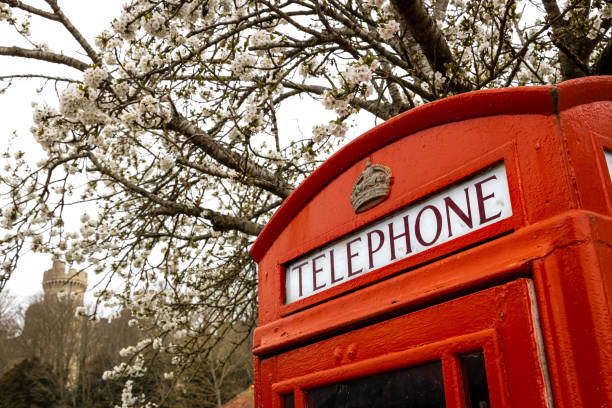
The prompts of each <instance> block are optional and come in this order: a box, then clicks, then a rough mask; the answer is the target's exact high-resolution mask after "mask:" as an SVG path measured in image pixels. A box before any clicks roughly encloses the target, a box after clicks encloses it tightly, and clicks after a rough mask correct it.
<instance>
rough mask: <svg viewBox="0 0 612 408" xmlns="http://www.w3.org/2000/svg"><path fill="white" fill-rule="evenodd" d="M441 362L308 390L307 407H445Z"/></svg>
mask: <svg viewBox="0 0 612 408" xmlns="http://www.w3.org/2000/svg"><path fill="white" fill-rule="evenodd" d="M445 406H446V402H445V400H444V381H443V378H442V363H441V362H440V361H436V362H433V363H429V364H424V365H421V366H417V367H408V368H404V369H401V370H397V371H391V372H387V373H382V374H377V375H373V376H370V377H366V378H360V379H357V380H352V381H347V382H342V383H338V384H333V385H329V386H326V387H321V388H317V389H314V390H309V391H308V392H307V394H306V407H308V408H444V407H445Z"/></svg>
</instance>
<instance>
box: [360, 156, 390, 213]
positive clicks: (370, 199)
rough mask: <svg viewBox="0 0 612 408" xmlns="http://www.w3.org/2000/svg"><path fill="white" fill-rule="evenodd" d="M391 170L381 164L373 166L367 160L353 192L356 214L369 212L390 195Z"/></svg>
mask: <svg viewBox="0 0 612 408" xmlns="http://www.w3.org/2000/svg"><path fill="white" fill-rule="evenodd" d="M390 185H391V169H389V168H388V167H385V166H382V165H380V164H372V163H371V162H370V159H366V168H365V170H364V171H363V172H362V173H361V174H360V175H359V177H357V180H356V181H355V184H353V189H352V190H351V204H352V205H353V210H355V213H356V214H357V213H360V212H362V211H365V210H369V209H370V208H372V207H374V206H375V205H377V204H379V203H380V202H382V201H384V199H385V198H387V196H388V195H389V186H390Z"/></svg>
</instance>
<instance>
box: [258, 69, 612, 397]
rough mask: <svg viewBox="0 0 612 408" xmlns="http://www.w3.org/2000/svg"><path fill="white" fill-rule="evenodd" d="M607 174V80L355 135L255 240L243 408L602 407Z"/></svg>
mask: <svg viewBox="0 0 612 408" xmlns="http://www.w3.org/2000/svg"><path fill="white" fill-rule="evenodd" d="M611 173H612V78H610V77H598V78H586V79H579V80H573V81H569V82H565V83H562V84H560V85H557V86H541V87H529V88H511V89H499V90H487V91H478V92H473V93H468V94H462V95H458V96H455V97H451V98H447V99H443V100H440V101H437V102H434V103H430V104H427V105H424V106H422V107H419V108H417V109H413V110H411V111H409V112H406V113H404V114H401V115H399V116H397V117H395V118H393V119H391V120H389V121H387V122H385V123H383V124H381V125H380V126H377V127H375V128H374V129H372V130H370V131H368V132H367V133H365V134H364V135H362V136H361V137H359V138H358V139H356V140H354V141H353V142H351V143H349V144H348V145H347V146H346V147H344V148H343V149H342V150H341V151H339V152H338V153H336V154H335V155H334V156H332V157H331V158H330V159H329V160H327V161H326V162H325V163H323V164H322V165H321V166H320V167H319V168H318V169H317V170H316V171H315V172H313V173H312V175H311V176H310V177H308V178H307V179H306V180H305V181H304V182H303V183H302V184H301V185H300V186H299V187H298V188H297V189H296V190H295V191H294V192H293V194H292V195H291V196H290V197H289V198H288V199H287V200H286V201H285V203H284V204H283V205H282V206H281V207H280V208H279V210H278V211H277V212H276V214H275V215H274V216H273V217H272V219H271V220H270V222H269V223H268V225H267V226H266V228H265V229H264V230H263V232H262V233H261V235H260V236H259V238H258V239H257V241H256V242H255V244H254V245H253V247H252V249H251V255H252V256H253V258H254V259H255V260H256V261H257V262H258V263H259V327H258V328H257V329H256V330H255V336H254V347H253V353H254V355H255V357H254V360H255V406H256V407H266V408H267V407H278V408H281V407H285V408H289V407H299V408H303V407H312V408H319V407H326V408H327V407H351V408H358V407H359V408H360V407H413V408H430V407H431V408H433V407H457V408H458V407H462V408H463V407H465V408H472V407H476V408H488V407H495V408H499V407H521V408H523V407H549V408H552V407H556V408H577V407H584V408H593V407H610V406H612V316H611V310H612V181H611Z"/></svg>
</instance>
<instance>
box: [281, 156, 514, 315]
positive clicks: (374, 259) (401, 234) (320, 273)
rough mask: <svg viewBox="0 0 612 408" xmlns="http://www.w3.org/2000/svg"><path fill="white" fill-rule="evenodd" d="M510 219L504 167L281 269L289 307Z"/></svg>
mask: <svg viewBox="0 0 612 408" xmlns="http://www.w3.org/2000/svg"><path fill="white" fill-rule="evenodd" d="M510 216H512V204H511V202H510V192H509V190H508V179H507V177H506V167H505V166H504V164H503V163H501V164H499V165H496V166H493V167H491V168H489V169H487V170H486V171H484V172H482V173H479V174H478V175H476V176H474V177H472V178H470V179H468V180H465V181H462V182H460V183H458V184H456V185H454V186H452V187H450V188H447V189H445V190H443V191H441V192H438V193H436V194H434V195H432V196H429V197H427V198H426V199H424V200H422V201H420V202H418V203H416V204H413V205H411V206H409V207H407V208H404V209H403V210H400V211H398V212H396V213H395V214H393V215H392V216H390V217H387V218H385V219H383V220H381V221H377V222H375V223H374V224H371V225H368V226H367V227H365V228H363V229H361V230H360V231H359V232H356V233H353V234H351V235H349V236H348V237H345V238H343V239H341V240H339V241H336V242H334V243H331V244H329V245H327V246H325V247H323V248H320V249H318V250H316V251H314V252H312V253H311V254H309V255H307V256H303V257H301V258H298V259H297V260H295V261H292V262H290V263H289V264H287V265H286V267H285V275H286V281H285V294H286V299H285V302H286V303H287V304H289V303H293V302H295V301H297V300H300V299H304V298H307V297H309V296H312V295H313V294H315V293H319V292H322V291H324V290H326V289H329V288H331V287H334V286H337V285H340V284H342V283H344V282H346V281H349V280H351V279H354V278H357V277H359V276H362V275H364V274H366V273H368V272H370V271H373V270H375V269H378V268H381V267H383V266H386V265H389V264H391V263H394V262H397V261H399V260H400V259H404V258H407V257H410V256H412V255H415V254H418V253H419V252H423V251H426V250H428V249H430V248H433V247H435V246H437V245H440V244H442V243H444V242H447V241H451V240H453V239H455V238H458V237H460V236H463V235H466V234H468V233H470V232H472V231H476V230H478V229H480V228H483V227H485V226H487V225H490V224H494V223H496V222H498V221H501V220H503V219H506V218H508V217H510Z"/></svg>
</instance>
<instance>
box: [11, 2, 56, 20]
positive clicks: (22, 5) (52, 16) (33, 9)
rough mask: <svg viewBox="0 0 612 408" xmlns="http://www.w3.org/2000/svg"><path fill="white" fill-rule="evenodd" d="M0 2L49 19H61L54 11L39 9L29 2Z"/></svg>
mask: <svg viewBox="0 0 612 408" xmlns="http://www.w3.org/2000/svg"><path fill="white" fill-rule="evenodd" d="M0 3H4V4H8V5H9V6H11V7H15V8H18V9H21V10H24V11H27V12H28V13H32V14H36V15H37V16H40V17H44V18H46V19H49V20H54V21H60V20H59V17H57V16H56V15H55V14H53V13H49V12H48V11H44V10H41V9H37V8H36V7H32V6H30V5H28V4H25V3H22V2H20V1H17V0H0Z"/></svg>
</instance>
